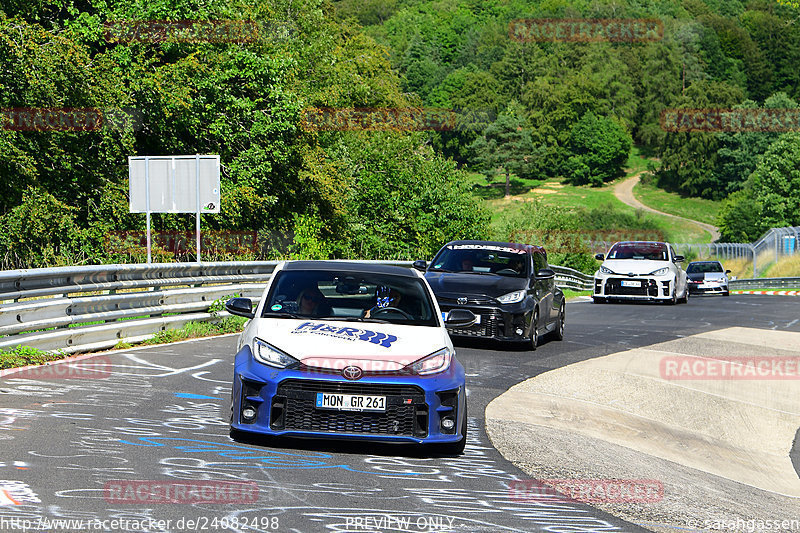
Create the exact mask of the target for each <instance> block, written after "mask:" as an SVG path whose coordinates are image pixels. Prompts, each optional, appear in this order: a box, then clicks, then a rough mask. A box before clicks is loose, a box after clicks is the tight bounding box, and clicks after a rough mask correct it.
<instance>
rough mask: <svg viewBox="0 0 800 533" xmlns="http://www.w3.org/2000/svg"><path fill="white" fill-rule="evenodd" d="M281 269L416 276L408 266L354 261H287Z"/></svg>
mask: <svg viewBox="0 0 800 533" xmlns="http://www.w3.org/2000/svg"><path fill="white" fill-rule="evenodd" d="M283 270H290V271H292V270H326V271H330V272H357V273H368V274H392V275H395V276H404V277H408V278H416V277H418V276H417V275H416V273H415V272H414V271H413V270H411V269H410V268H408V267H400V266H394V265H382V264H375V263H357V262H355V261H338V260H332V261H287V262H286V264H285V266H284V267H283Z"/></svg>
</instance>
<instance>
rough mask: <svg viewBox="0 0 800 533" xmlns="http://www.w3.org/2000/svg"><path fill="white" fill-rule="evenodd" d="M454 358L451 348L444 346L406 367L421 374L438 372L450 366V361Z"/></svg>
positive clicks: (414, 372)
mask: <svg viewBox="0 0 800 533" xmlns="http://www.w3.org/2000/svg"><path fill="white" fill-rule="evenodd" d="M452 359H453V353H452V352H451V351H450V348H442V349H441V350H439V351H438V352H433V353H432V354H430V355H426V356H425V357H423V358H422V359H419V360H418V361H415V362H413V363H411V364H410V365H408V366H407V367H406V369H407V370H410V371H411V372H412V373H413V374H419V375H420V376H425V375H428V374H438V373H439V372H444V371H445V370H447V369H448V368H450V361H452Z"/></svg>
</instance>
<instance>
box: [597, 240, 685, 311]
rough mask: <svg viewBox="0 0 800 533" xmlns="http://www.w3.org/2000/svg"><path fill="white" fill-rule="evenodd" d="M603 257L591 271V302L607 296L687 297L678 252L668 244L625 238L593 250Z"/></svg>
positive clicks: (672, 299)
mask: <svg viewBox="0 0 800 533" xmlns="http://www.w3.org/2000/svg"><path fill="white" fill-rule="evenodd" d="M595 258H596V259H598V260H600V261H603V264H602V265H601V266H600V269H599V270H598V271H597V272H595V274H594V294H593V296H592V301H593V302H594V303H604V302H607V301H609V300H648V301H663V302H667V303H671V304H674V303H676V302H681V303H686V302H688V301H689V284H688V283H687V276H686V272H685V271H684V270H683V269H682V268H681V267H680V265H679V263H681V262H683V260H684V257H683V256H682V255H676V254H675V250H674V249H673V248H672V246H671V245H669V244H667V243H664V242H654V241H625V242H618V243H616V244H614V246H612V247H611V249H610V250H609V251H608V254H607V255H606V256H605V257H604V256H603V254H597V255H596V256H595Z"/></svg>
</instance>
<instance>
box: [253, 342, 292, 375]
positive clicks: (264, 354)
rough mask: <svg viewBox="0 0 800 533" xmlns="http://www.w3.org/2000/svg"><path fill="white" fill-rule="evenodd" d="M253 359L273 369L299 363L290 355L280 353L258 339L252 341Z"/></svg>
mask: <svg viewBox="0 0 800 533" xmlns="http://www.w3.org/2000/svg"><path fill="white" fill-rule="evenodd" d="M253 357H255V358H256V361H258V362H259V363H264V364H265V365H269V366H274V367H275V368H286V367H287V366H289V365H291V364H292V363H299V361H298V360H297V359H295V358H294V357H292V356H291V355H289V354H287V353H284V352H282V351H280V350H279V349H277V348H275V347H274V346H272V345H270V344H269V343H268V342H265V341H262V340H261V339H259V338H255V339H253Z"/></svg>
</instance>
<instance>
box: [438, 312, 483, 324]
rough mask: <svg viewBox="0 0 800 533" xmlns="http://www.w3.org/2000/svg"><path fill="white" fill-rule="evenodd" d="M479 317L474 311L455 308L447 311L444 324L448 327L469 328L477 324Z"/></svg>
mask: <svg viewBox="0 0 800 533" xmlns="http://www.w3.org/2000/svg"><path fill="white" fill-rule="evenodd" d="M477 320H478V317H476V316H475V313H473V312H472V311H467V310H466V309H453V310H452V311H450V312H449V313H447V318H446V319H445V321H444V325H445V326H447V327H448V328H468V327H470V326H472V325H473V324H475V322H476V321H477Z"/></svg>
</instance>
